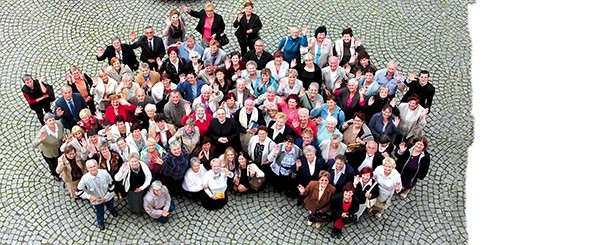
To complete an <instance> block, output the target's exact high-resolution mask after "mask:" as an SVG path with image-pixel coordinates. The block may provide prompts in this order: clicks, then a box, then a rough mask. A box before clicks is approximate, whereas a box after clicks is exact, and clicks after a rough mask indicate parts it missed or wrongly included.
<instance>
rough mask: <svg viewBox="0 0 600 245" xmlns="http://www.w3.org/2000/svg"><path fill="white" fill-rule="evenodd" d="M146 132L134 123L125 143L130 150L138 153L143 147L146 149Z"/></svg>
mask: <svg viewBox="0 0 600 245" xmlns="http://www.w3.org/2000/svg"><path fill="white" fill-rule="evenodd" d="M147 137H148V132H147V131H146V129H144V128H143V127H142V125H140V124H137V123H134V124H133V125H132V126H131V134H129V136H127V138H126V139H125V141H126V142H127V144H128V145H129V146H130V147H131V148H135V149H138V150H139V152H138V153H140V152H141V151H142V149H144V147H146V140H147Z"/></svg>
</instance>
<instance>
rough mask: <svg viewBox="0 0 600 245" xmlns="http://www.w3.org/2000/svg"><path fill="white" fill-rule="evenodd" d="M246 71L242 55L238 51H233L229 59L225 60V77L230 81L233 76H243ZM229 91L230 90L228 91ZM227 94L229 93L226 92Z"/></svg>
mask: <svg viewBox="0 0 600 245" xmlns="http://www.w3.org/2000/svg"><path fill="white" fill-rule="evenodd" d="M245 69H246V61H243V60H242V57H241V54H240V52H238V51H233V52H231V53H230V54H229V59H226V60H225V77H226V78H227V79H230V80H231V78H232V77H233V75H237V77H241V76H242V71H243V70H245ZM227 91H229V90H227ZM225 93H227V92H225Z"/></svg>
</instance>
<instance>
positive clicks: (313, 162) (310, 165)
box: [306, 157, 317, 175]
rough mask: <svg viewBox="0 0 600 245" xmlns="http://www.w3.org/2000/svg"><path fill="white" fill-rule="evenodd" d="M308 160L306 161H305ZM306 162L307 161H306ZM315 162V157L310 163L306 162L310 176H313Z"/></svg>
mask: <svg viewBox="0 0 600 245" xmlns="http://www.w3.org/2000/svg"><path fill="white" fill-rule="evenodd" d="M306 160H308V159H306ZM307 162H308V161H307ZM316 162H317V158H316V157H315V160H313V161H312V163H311V162H308V171H309V172H310V175H313V174H315V167H316V165H317V164H316Z"/></svg>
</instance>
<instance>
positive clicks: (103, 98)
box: [90, 71, 118, 112]
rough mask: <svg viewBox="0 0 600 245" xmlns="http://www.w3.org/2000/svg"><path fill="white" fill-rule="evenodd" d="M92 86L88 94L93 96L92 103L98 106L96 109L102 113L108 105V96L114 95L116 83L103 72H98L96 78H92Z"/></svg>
mask: <svg viewBox="0 0 600 245" xmlns="http://www.w3.org/2000/svg"><path fill="white" fill-rule="evenodd" d="M92 81H93V84H92V89H91V90H90V94H92V95H94V101H95V102H96V104H98V109H99V110H100V111H102V112H104V111H105V110H106V107H107V106H109V105H110V102H109V100H108V96H109V95H111V94H114V93H116V91H117V86H118V83H117V81H116V80H115V79H113V78H111V77H109V76H108V74H106V72H104V71H99V72H98V77H94V78H92Z"/></svg>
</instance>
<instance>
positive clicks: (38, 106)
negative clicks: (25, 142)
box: [21, 74, 55, 126]
mask: <svg viewBox="0 0 600 245" xmlns="http://www.w3.org/2000/svg"><path fill="white" fill-rule="evenodd" d="M21 80H22V81H23V87H21V92H23V96H24V97H25V100H26V101H27V104H29V108H31V110H33V111H34V112H35V114H36V115H37V117H38V120H39V121H40V123H41V124H42V126H43V125H44V123H45V122H44V113H52V109H51V108H50V105H51V104H52V102H53V101H54V99H55V97H54V89H53V88H52V86H50V85H48V84H46V83H45V82H43V81H41V82H40V81H38V80H34V79H33V78H32V77H31V75H28V74H25V75H23V77H22V78H21Z"/></svg>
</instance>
